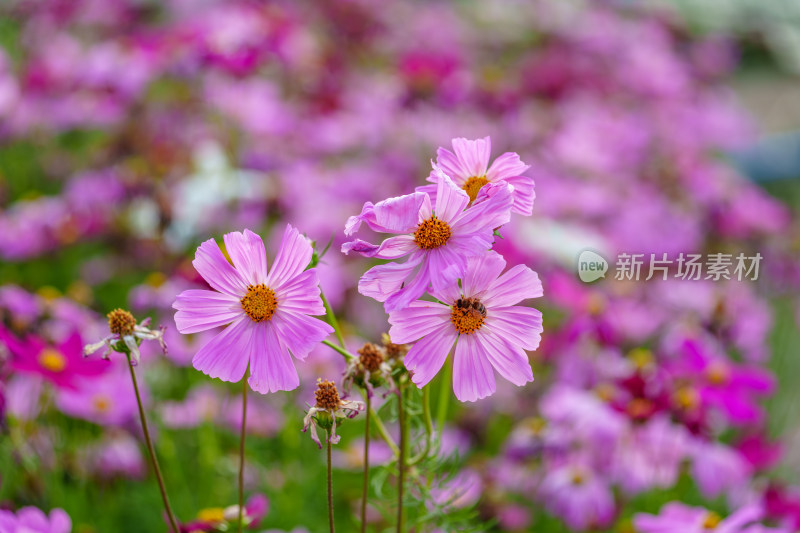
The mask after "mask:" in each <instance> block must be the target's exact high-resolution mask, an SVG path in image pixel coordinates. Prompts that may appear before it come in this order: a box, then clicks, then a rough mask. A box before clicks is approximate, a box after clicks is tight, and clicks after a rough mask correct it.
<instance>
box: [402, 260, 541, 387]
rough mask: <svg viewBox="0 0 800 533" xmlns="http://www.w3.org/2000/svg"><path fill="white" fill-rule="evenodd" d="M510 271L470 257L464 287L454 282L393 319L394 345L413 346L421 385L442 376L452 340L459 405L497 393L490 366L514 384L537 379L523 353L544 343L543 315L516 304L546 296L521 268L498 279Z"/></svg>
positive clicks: (411, 356)
mask: <svg viewBox="0 0 800 533" xmlns="http://www.w3.org/2000/svg"><path fill="white" fill-rule="evenodd" d="M505 266H506V261H505V259H503V258H502V257H501V256H500V255H499V254H497V253H495V252H488V253H485V254H484V255H483V256H481V257H476V258H472V259H470V260H469V263H468V266H467V270H466V273H465V275H464V277H463V278H462V280H461V288H459V285H458V282H457V281H455V282H453V283H452V284H451V285H449V286H447V287H445V288H443V289H442V290H440V291H433V292H432V294H433V296H434V297H436V298H437V299H439V300H440V302H428V301H422V300H419V301H416V302H413V303H412V304H411V305H410V307H408V308H406V309H401V310H398V311H393V312H391V313H390V314H389V323H390V324H392V327H391V329H390V330H389V336H390V337H391V338H392V342H396V343H400V344H405V343H410V342H414V341H416V344H414V346H413V347H412V348H411V349H410V350H409V351H408V354H407V355H406V357H405V365H406V368H408V370H409V371H410V372H412V377H411V379H412V381H413V382H414V383H416V384H417V386H418V387H423V386H425V385H426V384H427V383H428V382H429V381H430V380H431V379H433V377H434V376H435V375H436V374H437V373H438V372H439V370H440V369H441V368H442V365H443V364H444V362H445V360H446V359H447V355H448V354H449V353H450V348H451V347H452V346H453V343H455V344H456V348H455V355H454V367H453V390H454V391H455V394H456V398H458V399H459V400H460V401H462V402H464V401H466V402H472V401H475V400H478V399H480V398H485V397H486V396H489V395H490V394H493V393H494V392H495V390H496V385H495V378H494V371H493V370H492V369H493V368H494V370H496V371H497V372H498V373H499V374H500V375H501V376H502V377H504V378H505V379H507V380H508V381H510V382H511V383H513V384H514V385H518V386H521V385H524V384H525V383H527V382H529V381H533V371H532V370H531V365H530V362H529V361H528V355H527V354H526V353H525V350H535V349H536V348H537V347H538V346H539V341H540V340H541V333H542V314H541V313H540V312H539V311H537V310H536V309H532V308H530V307H521V306H517V305H515V304H517V303H519V302H520V301H521V300H524V299H526V298H537V297H539V296H541V295H542V284H541V282H540V281H539V276H538V275H537V274H536V272H534V271H533V270H531V269H530V268H528V267H526V266H524V265H517V266H515V267H513V268H511V269H510V270H509V271H508V272H506V273H505V274H503V275H500V273H501V272H502V271H503V269H504V268H505ZM442 302H443V303H442Z"/></svg>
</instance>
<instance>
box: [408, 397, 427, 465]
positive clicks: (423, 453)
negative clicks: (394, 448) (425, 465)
mask: <svg viewBox="0 0 800 533" xmlns="http://www.w3.org/2000/svg"><path fill="white" fill-rule="evenodd" d="M422 418H423V420H424V422H425V447H424V448H423V449H422V451H421V452H420V453H419V455H417V456H416V457H413V458H412V459H411V460H410V461H409V463H408V464H409V465H412V466H413V465H415V464H417V463H419V462H420V461H422V460H423V459H426V458H427V457H428V454H429V453H430V452H431V440H433V420H432V419H431V388H430V387H427V386H426V387H424V388H423V389H422Z"/></svg>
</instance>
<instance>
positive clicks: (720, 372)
mask: <svg viewBox="0 0 800 533" xmlns="http://www.w3.org/2000/svg"><path fill="white" fill-rule="evenodd" d="M706 375H707V376H708V381H709V382H710V383H711V384H712V385H724V384H725V383H727V382H728V368H727V367H726V366H725V364H724V363H717V362H714V363H711V364H710V365H709V366H708V369H707V371H706Z"/></svg>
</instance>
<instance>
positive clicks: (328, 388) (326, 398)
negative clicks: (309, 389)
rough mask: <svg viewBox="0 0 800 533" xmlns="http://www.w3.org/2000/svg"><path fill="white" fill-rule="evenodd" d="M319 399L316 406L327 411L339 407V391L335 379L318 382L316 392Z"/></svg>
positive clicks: (315, 395) (315, 396) (316, 397)
mask: <svg viewBox="0 0 800 533" xmlns="http://www.w3.org/2000/svg"><path fill="white" fill-rule="evenodd" d="M314 398H315V399H316V400H317V404H316V406H317V407H319V408H321V409H324V410H326V411H335V410H337V409H338V408H339V402H340V400H339V391H337V390H336V384H335V383H334V382H333V381H321V380H320V381H319V382H317V390H316V391H315V392H314Z"/></svg>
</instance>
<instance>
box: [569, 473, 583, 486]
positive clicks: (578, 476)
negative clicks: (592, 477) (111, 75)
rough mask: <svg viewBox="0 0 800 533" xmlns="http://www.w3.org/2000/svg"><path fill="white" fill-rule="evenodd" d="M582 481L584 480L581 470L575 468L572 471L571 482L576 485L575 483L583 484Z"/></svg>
mask: <svg viewBox="0 0 800 533" xmlns="http://www.w3.org/2000/svg"><path fill="white" fill-rule="evenodd" d="M584 481H586V480H585V479H584V476H583V472H581V471H580V470H575V471H573V472H572V484H573V485H576V486H577V485H583V483H584Z"/></svg>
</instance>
